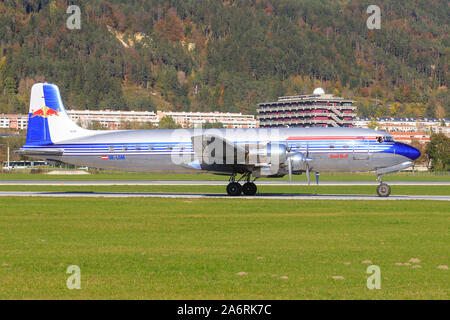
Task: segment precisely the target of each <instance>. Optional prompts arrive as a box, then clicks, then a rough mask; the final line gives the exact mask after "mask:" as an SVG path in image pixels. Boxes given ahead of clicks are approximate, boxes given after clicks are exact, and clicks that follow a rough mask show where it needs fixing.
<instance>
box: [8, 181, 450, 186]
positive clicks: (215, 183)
mask: <svg viewBox="0 0 450 320" xmlns="http://www.w3.org/2000/svg"><path fill="white" fill-rule="evenodd" d="M386 183H388V184H389V185H392V186H450V181H386ZM227 184H228V181H227V180H1V181H0V186H225V185H227ZM257 184H258V185H270V186H289V185H292V186H306V185H308V183H307V182H306V181H292V182H288V181H284V180H283V181H266V180H263V181H260V180H258V181H257ZM311 185H316V182H315V181H314V180H312V181H311ZM319 185H322V186H376V185H378V182H377V181H375V180H374V181H320V183H319Z"/></svg>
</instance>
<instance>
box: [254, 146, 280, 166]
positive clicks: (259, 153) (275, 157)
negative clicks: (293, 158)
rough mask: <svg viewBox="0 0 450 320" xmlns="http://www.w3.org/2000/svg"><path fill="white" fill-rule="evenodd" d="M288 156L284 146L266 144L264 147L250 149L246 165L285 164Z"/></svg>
mask: <svg viewBox="0 0 450 320" xmlns="http://www.w3.org/2000/svg"><path fill="white" fill-rule="evenodd" d="M288 154H289V152H288V150H287V147H286V145H284V144H276V143H268V144H267V145H264V146H261V145H260V146H257V147H254V148H250V149H249V150H248V156H247V161H248V164H267V165H274V164H275V165H277V164H278V165H280V164H282V163H285V162H286V160H287V157H288Z"/></svg>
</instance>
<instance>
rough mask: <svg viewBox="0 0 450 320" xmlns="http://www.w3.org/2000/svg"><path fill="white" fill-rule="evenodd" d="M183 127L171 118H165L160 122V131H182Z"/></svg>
mask: <svg viewBox="0 0 450 320" xmlns="http://www.w3.org/2000/svg"><path fill="white" fill-rule="evenodd" d="M180 128H181V126H180V125H179V124H177V123H176V122H175V120H174V119H173V118H172V117H171V116H165V117H164V118H162V119H161V120H159V124H158V129H180Z"/></svg>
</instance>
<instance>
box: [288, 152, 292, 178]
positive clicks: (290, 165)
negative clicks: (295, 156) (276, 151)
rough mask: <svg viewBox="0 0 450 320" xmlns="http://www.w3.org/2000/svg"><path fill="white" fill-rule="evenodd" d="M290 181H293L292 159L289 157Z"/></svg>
mask: <svg viewBox="0 0 450 320" xmlns="http://www.w3.org/2000/svg"><path fill="white" fill-rule="evenodd" d="M288 170H289V183H291V182H292V159H291V158H289V159H288Z"/></svg>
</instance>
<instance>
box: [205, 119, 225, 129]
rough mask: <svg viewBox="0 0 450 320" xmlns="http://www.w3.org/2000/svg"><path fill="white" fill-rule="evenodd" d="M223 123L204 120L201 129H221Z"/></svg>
mask: <svg viewBox="0 0 450 320" xmlns="http://www.w3.org/2000/svg"><path fill="white" fill-rule="evenodd" d="M223 127H224V126H223V123H222V122H209V121H206V122H205V123H203V129H221V128H223Z"/></svg>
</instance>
